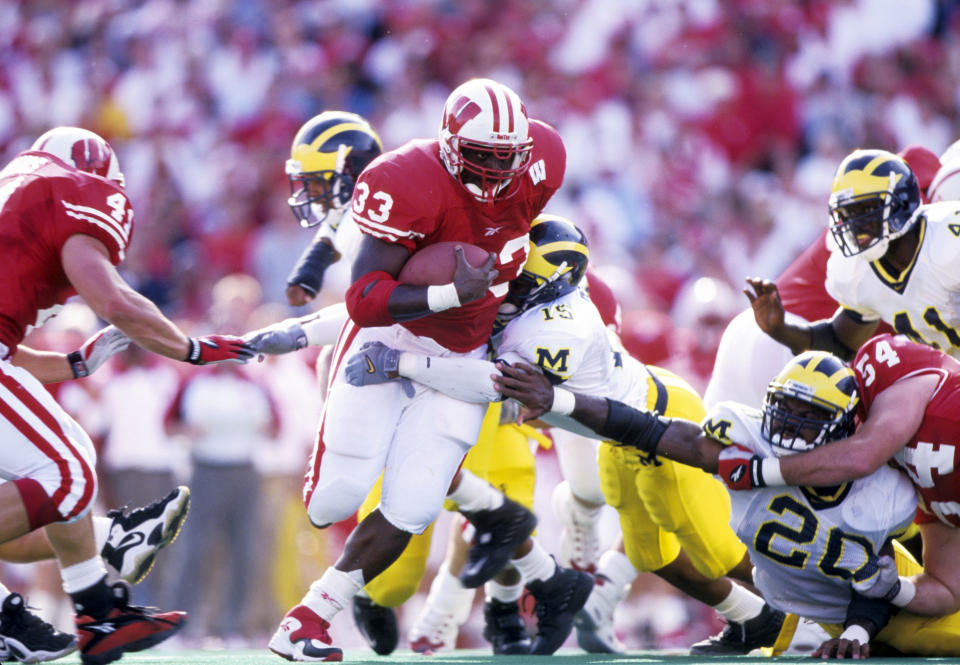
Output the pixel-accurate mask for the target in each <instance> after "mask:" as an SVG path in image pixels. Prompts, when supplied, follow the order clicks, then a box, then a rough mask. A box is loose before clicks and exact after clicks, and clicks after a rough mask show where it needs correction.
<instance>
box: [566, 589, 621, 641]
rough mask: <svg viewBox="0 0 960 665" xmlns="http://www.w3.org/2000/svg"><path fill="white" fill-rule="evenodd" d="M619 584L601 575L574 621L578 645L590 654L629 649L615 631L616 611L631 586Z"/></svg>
mask: <svg viewBox="0 0 960 665" xmlns="http://www.w3.org/2000/svg"><path fill="white" fill-rule="evenodd" d="M618 586H619V585H617V584H615V583H613V582H611V581H610V580H609V579H608V578H607V577H605V576H603V575H597V576H596V583H595V584H594V585H593V591H591V592H590V597H589V598H587V603H586V604H585V605H584V606H583V609H581V610H580V611H579V612H577V616H576V617H575V618H574V620H573V627H574V628H575V629H576V633H577V644H579V645H580V648H581V649H583V650H584V651H586V652H587V653H624V652H625V651H626V650H627V647H626V646H625V645H624V644H623V642H621V641H620V639H619V638H618V637H617V635H616V633H614V631H613V611H614V609H615V608H616V607H617V605H618V604H619V603H620V602H621V601H622V600H623V599H624V598H626V597H627V593H628V592H629V587H619V588H618Z"/></svg>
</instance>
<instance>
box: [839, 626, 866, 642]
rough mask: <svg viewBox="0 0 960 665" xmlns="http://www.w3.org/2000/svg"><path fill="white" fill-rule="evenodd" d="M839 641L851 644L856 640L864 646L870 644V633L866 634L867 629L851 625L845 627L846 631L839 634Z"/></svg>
mask: <svg viewBox="0 0 960 665" xmlns="http://www.w3.org/2000/svg"><path fill="white" fill-rule="evenodd" d="M840 639H841V640H850V641H851V642H853V641H854V640H856V641H857V642H859V643H860V644H861V645H864V644H868V643H869V642H870V633H868V632H867V629H866V628H864V627H863V626H860V625H857V624H852V625H850V626H847V628H846V630H844V631H843V632H842V633H840Z"/></svg>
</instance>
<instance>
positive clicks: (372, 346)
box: [343, 342, 414, 397]
mask: <svg viewBox="0 0 960 665" xmlns="http://www.w3.org/2000/svg"><path fill="white" fill-rule="evenodd" d="M399 365H400V351H399V350H398V349H391V348H390V347H389V346H387V345H385V344H382V343H381V342H367V343H366V344H364V345H363V346H361V347H360V351H359V352H358V353H355V354H353V355H352V356H350V357H349V358H348V359H347V364H346V366H345V367H344V370H343V372H344V376H345V377H346V379H347V383H349V384H350V385H351V386H371V385H375V384H378V383H386V382H387V381H393V380H394V379H397V378H400V374H399V373H398V372H397V370H398V368H399ZM400 381H401V383H402V384H403V392H404V393H405V394H406V395H407V397H413V394H414V389H413V384H412V383H411V382H410V381H409V379H400Z"/></svg>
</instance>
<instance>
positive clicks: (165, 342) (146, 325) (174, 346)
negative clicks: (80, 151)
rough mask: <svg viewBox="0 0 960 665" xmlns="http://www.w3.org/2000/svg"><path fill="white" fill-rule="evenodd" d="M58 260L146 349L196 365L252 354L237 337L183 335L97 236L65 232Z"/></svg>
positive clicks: (84, 293)
mask: <svg viewBox="0 0 960 665" xmlns="http://www.w3.org/2000/svg"><path fill="white" fill-rule="evenodd" d="M60 261H61V264H62V266H63V271H64V273H65V274H66V276H67V279H68V280H70V284H71V285H72V286H73V288H75V289H76V290H77V293H78V294H80V297H81V298H83V299H84V301H86V303H87V305H88V306H89V307H90V308H91V309H92V310H93V311H94V312H96V314H97V316H99V317H100V318H101V319H104V320H106V321H109V322H110V323H112V324H114V325H115V326H116V327H117V328H119V329H120V330H121V331H122V332H123V333H124V334H126V335H127V337H129V338H130V339H131V340H132V341H134V342H135V343H136V344H138V345H139V346H142V347H143V348H145V349H147V350H148V351H152V352H154V353H158V354H160V355H162V356H166V357H167V358H173V359H174V360H181V361H185V362H189V363H193V364H195V365H205V364H209V363H216V362H246V361H247V359H249V358H250V356H251V355H252V353H251V351H250V350H249V347H247V346H246V345H245V344H243V342H242V341H241V340H240V339H239V338H234V337H225V336H220V335H211V336H208V337H203V338H199V339H198V338H192V337H187V336H186V335H184V334H183V332H181V331H180V329H179V328H177V326H175V325H174V323H173V322H172V321H170V319H168V318H167V317H165V316H164V315H163V313H162V312H160V309H159V308H158V307H157V306H156V305H155V304H154V303H153V302H152V301H151V300H149V299H148V298H145V297H144V296H142V295H140V294H139V293H137V292H136V291H134V290H133V289H132V288H131V287H130V285H129V284H127V283H126V282H125V281H124V280H123V277H121V276H120V273H119V272H117V269H116V268H115V267H114V265H113V264H112V263H111V262H110V255H109V253H108V252H107V248H106V247H105V246H104V244H103V243H102V242H100V241H99V240H97V239H96V238H94V237H93V236H88V235H84V234H79V233H78V234H76V235H72V236H70V237H69V238H67V240H66V242H65V243H63V247H62V248H61V250H60Z"/></svg>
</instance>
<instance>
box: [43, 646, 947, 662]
mask: <svg viewBox="0 0 960 665" xmlns="http://www.w3.org/2000/svg"><path fill="white" fill-rule="evenodd" d="M871 660H873V661H875V662H878V663H891V664H893V663H896V664H897V665H900V664H901V663H902V664H904V665H909V664H914V663H916V664H919V663H957V662H958V659H957V658H874V659H871ZM56 662H57V663H71V664H75V663H79V662H80V658H79V657H78V656H76V655H73V656H69V657H67V658H63V659H61V660H58V661H56ZM119 662H121V663H125V664H127V665H133V664H134V663H139V664H140V665H261V664H263V665H271V664H272V665H283V664H284V663H286V662H288V661H286V660H284V659H283V658H280V657H278V656H275V655H273V654H272V653H270V652H269V651H267V650H265V649H237V650H224V651H156V650H154V651H146V652H142V653H136V654H128V655H126V656H124V657H123V659H122V660H121V661H119ZM343 662H344V663H377V664H379V665H391V664H393V663H423V664H424V665H454V664H458V663H464V664H468V665H480V664H481V663H497V665H521V663H523V664H527V663H557V665H594V664H600V663H618V664H620V663H623V664H626V663H647V664H650V665H656V664H658V663H666V664H669V665H695V664H697V663H718V664H719V663H738V664H743V665H748V664H759V663H770V664H772V663H806V664H808V665H813V664H815V663H820V662H823V663H829V662H832V663H836V662H837V661H826V660H823V661H818V660H813V659H811V658H809V657H806V656H782V657H780V658H777V659H769V658H763V657H762V656H715V657H712V658H704V657H692V656H688V655H686V654H683V653H680V652H676V651H673V652H669V651H633V652H630V653H629V654H624V655H617V656H610V655H592V654H585V653H582V652H580V651H579V650H577V649H561V650H560V651H558V652H557V653H556V654H554V655H553V656H497V657H494V656H492V655H491V654H490V652H489V651H485V650H467V649H465V650H459V651H454V652H452V653H446V654H437V655H435V656H420V655H416V654H412V653H410V652H406V653H398V654H396V655H392V656H387V657H383V656H376V655H374V654H373V652H371V651H370V650H368V649H355V650H351V649H348V650H347V651H345V652H344V654H343Z"/></svg>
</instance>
